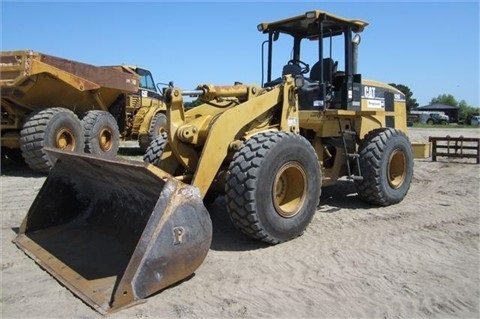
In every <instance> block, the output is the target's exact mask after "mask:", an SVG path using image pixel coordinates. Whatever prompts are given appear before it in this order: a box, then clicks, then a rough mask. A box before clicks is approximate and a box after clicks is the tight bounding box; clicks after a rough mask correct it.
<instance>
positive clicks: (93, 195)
mask: <svg viewBox="0 0 480 319" xmlns="http://www.w3.org/2000/svg"><path fill="white" fill-rule="evenodd" d="M48 151H49V152H51V153H52V154H53V155H54V156H56V157H57V158H58V160H57V163H56V164H55V166H54V168H53V169H52V170H51V172H50V174H49V175H48V177H47V179H46V180H45V183H44V185H43V186H42V188H41V190H40V192H39V193H38V195H37V197H36V198H35V200H34V202H33V204H32V206H31V207H30V210H29V211H28V214H27V216H26V217H25V219H24V220H23V222H22V225H21V226H20V229H19V234H18V236H17V237H16V238H15V239H14V242H15V244H16V245H17V246H18V247H19V248H20V249H22V250H23V251H24V252H25V253H26V254H27V255H29V256H30V257H31V258H32V259H34V260H35V261H36V262H37V263H38V264H39V265H40V266H41V267H42V268H44V269H45V270H46V271H48V272H49V273H50V274H51V275H53V276H54V277H55V278H56V279H57V280H58V281H60V282H61V283H62V284H64V285H65V286H66V287H67V288H68V289H70V290H71V291H72V292H73V293H74V294H76V295H77V296H78V297H80V298H81V299H82V300H83V301H85V302H86V303H87V304H89V305H90V306H91V307H93V308H94V309H95V310H97V311H98V312H100V313H102V314H107V313H110V312H114V311H117V310H119V309H121V308H124V307H129V306H131V305H133V304H135V303H138V302H142V301H143V299H144V298H146V297H148V296H149V295H152V294H153V293H155V292H157V291H160V290H162V289H164V288H166V287H168V286H170V285H172V284H174V283H176V282H178V281H180V280H182V279H184V278H186V277H188V276H190V275H191V274H193V272H194V271H195V270H196V269H197V268H198V267H199V266H200V264H201V263H202V262H203V260H204V259H205V256H206V254H207V252H208V250H209V248H210V243H211V238H212V224H211V221H210V217H209V214H208V211H207V210H206V208H205V206H204V205H203V202H202V199H201V196H200V194H199V192H198V189H197V188H195V187H193V186H190V185H186V184H184V183H182V182H180V181H178V180H176V179H175V178H173V177H172V176H170V175H168V174H167V173H165V172H163V171H162V170H160V169H158V168H157V167H155V166H152V165H149V164H144V163H141V162H133V161H118V160H107V159H99V158H95V157H93V156H90V155H83V154H82V155H78V154H72V153H68V152H62V151H58V150H52V149H50V150H48Z"/></svg>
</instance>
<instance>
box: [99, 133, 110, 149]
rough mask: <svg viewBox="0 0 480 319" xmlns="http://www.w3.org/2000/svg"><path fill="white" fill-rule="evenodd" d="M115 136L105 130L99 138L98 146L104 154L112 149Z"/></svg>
mask: <svg viewBox="0 0 480 319" xmlns="http://www.w3.org/2000/svg"><path fill="white" fill-rule="evenodd" d="M112 137H113V134H112V132H111V131H110V130H109V129H103V130H102V131H101V132H100V135H99V136H98V144H99V145H100V148H101V149H102V151H104V152H108V151H110V150H111V149H112V145H113V138H112Z"/></svg>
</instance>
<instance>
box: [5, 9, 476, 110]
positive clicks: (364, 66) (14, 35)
mask: <svg viewBox="0 0 480 319" xmlns="http://www.w3.org/2000/svg"><path fill="white" fill-rule="evenodd" d="M312 9H320V10H323V11H327V12H330V13H333V14H336V15H339V16H342V17H345V18H350V19H354V18H355V19H361V20H365V21H367V22H369V26H368V27H367V28H366V29H365V31H364V32H363V33H362V34H361V35H362V42H361V44H360V49H359V72H360V73H362V76H363V77H364V78H368V79H374V80H378V81H383V82H387V83H391V82H394V83H401V84H404V85H407V86H409V87H410V89H411V90H412V91H413V97H414V98H416V99H417V101H418V102H419V103H420V105H425V104H428V102H429V101H430V100H431V98H432V97H436V96H438V95H439V94H444V93H446V94H452V95H453V96H455V98H456V99H457V100H459V101H460V100H465V101H466V102H467V103H468V104H470V105H473V106H480V93H479V86H480V83H479V72H480V71H479V59H480V58H479V55H480V54H479V38H480V34H479V15H480V14H479V2H478V1H469V2H443V1H429V2H427V1H423V2H418V1H417V2H407V1H403V2H391V1H383V2H369V1H356V2H345V1H336V2H319V1H316V2H313V1H310V2H301V1H295V2H294V1H275V2H273V1H268V2H257V1H255V2H254V1H243V2H233V1H231V2H227V1H210V2H200V1H190V2H184V1H176V2H164V1H149V2H127V1H120V2H119V1H103V2H91V1H83V2H70V1H64V2H61V1H57V2H55V1H54V2H40V1H35V2H25V1H21V2H20V1H3V0H2V1H1V25H2V31H1V50H2V51H10V50H20V49H21V50H23V49H32V50H34V51H39V52H43V53H47V54H51V55H57V56H60V57H63V58H68V59H73V60H78V61H82V62H85V63H90V64H94V65H114V64H124V63H125V64H135V65H139V66H143V67H146V68H148V69H150V70H151V71H152V73H153V75H154V78H155V81H156V82H168V81H172V80H173V81H174V83H175V85H176V86H179V87H181V88H182V89H184V90H187V89H194V88H195V87H196V86H197V85H199V84H204V83H212V84H218V85H227V84H233V82H234V81H240V82H243V83H246V84H249V83H257V84H260V82H261V43H262V41H263V40H265V39H266V37H265V35H263V34H261V33H260V32H258V31H257V28H256V27H257V24H258V23H260V22H268V21H275V20H278V19H283V18H286V17H290V16H294V15H298V14H303V13H304V12H306V11H309V10H312ZM279 48H281V47H279ZM289 50H290V49H289V48H288V47H285V49H284V50H283V51H284V52H283V55H284V56H285V61H284V62H286V60H287V59H288V56H289V54H290V51H289ZM284 62H283V63H284ZM306 62H307V63H310V64H311V65H312V64H313V63H314V62H315V61H314V60H313V58H312V60H307V61H306ZM278 73H280V69H279V70H278ZM277 75H278V74H277Z"/></svg>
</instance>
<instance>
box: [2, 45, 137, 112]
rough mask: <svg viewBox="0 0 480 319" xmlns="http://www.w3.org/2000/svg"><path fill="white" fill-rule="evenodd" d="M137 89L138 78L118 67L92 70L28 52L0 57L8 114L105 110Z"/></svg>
mask: <svg viewBox="0 0 480 319" xmlns="http://www.w3.org/2000/svg"><path fill="white" fill-rule="evenodd" d="M138 85H139V77H138V75H137V74H135V73H133V72H131V71H130V70H128V69H126V68H122V67H121V66H105V67H104V66H95V65H90V64H86V63H81V62H77V61H73V60H68V59H63V58H59V57H55V56H52V55H48V54H44V53H39V52H33V51H28V50H27V51H4V52H1V53H0V87H1V96H2V108H4V107H7V108H8V107H9V108H10V110H9V111H10V112H11V111H12V108H13V109H16V111H21V109H24V111H27V110H29V111H36V110H40V109H43V108H46V107H65V108H69V109H72V110H74V111H75V112H76V113H77V112H84V111H88V110H92V109H100V110H108V107H109V106H111V105H112V103H113V102H114V101H115V100H116V99H117V98H118V97H119V95H121V94H123V93H128V92H136V91H137V90H138Z"/></svg>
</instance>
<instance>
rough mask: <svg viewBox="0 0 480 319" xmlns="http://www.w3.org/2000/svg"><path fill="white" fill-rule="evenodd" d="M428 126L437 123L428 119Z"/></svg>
mask: <svg viewBox="0 0 480 319" xmlns="http://www.w3.org/2000/svg"><path fill="white" fill-rule="evenodd" d="M427 124H428V125H433V124H435V123H434V122H433V120H432V119H428V120H427Z"/></svg>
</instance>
